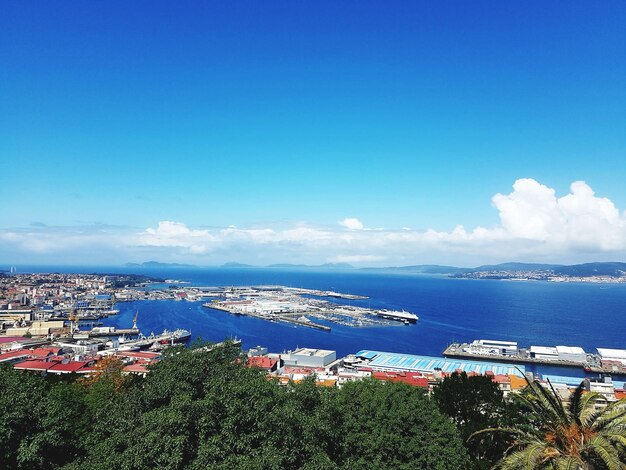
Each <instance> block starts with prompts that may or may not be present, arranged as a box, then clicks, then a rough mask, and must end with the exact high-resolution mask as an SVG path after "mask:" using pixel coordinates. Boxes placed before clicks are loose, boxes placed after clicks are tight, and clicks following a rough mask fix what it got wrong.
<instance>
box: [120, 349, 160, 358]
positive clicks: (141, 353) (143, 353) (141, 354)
mask: <svg viewBox="0 0 626 470" xmlns="http://www.w3.org/2000/svg"><path fill="white" fill-rule="evenodd" d="M116 356H118V357H134V358H137V359H155V358H157V357H160V356H161V353H158V352H150V351H124V352H118V353H116Z"/></svg>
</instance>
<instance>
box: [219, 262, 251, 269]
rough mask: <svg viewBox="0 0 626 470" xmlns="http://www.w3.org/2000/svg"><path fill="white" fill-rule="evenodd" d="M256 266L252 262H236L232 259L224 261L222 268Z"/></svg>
mask: <svg viewBox="0 0 626 470" xmlns="http://www.w3.org/2000/svg"><path fill="white" fill-rule="evenodd" d="M254 267H255V266H253V265H251V264H244V263H235V262H234V261H230V262H228V263H224V264H223V265H221V266H220V268H254Z"/></svg>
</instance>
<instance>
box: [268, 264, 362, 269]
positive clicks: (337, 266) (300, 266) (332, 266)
mask: <svg viewBox="0 0 626 470" xmlns="http://www.w3.org/2000/svg"><path fill="white" fill-rule="evenodd" d="M266 268H292V269H293V268H297V269H354V266H352V265H351V264H348V263H324V264H316V265H310V264H289V263H280V264H270V265H268V266H266Z"/></svg>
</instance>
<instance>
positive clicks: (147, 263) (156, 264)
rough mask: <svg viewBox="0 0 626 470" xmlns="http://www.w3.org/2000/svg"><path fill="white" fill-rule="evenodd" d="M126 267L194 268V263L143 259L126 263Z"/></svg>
mask: <svg viewBox="0 0 626 470" xmlns="http://www.w3.org/2000/svg"><path fill="white" fill-rule="evenodd" d="M124 266H126V267H128V268H196V267H197V266H196V265H194V264H181V263H160V262H158V261H145V262H143V263H126V264H125V265H124Z"/></svg>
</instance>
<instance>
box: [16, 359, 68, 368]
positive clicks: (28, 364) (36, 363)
mask: <svg viewBox="0 0 626 470" xmlns="http://www.w3.org/2000/svg"><path fill="white" fill-rule="evenodd" d="M58 363H59V362H58V361H41V360H39V359H30V360H28V361H24V362H18V363H17V364H15V365H14V366H13V368H14V369H20V370H48V369H50V368H51V367H52V366H54V365H55V364H58Z"/></svg>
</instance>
